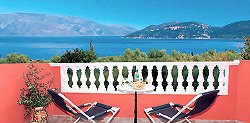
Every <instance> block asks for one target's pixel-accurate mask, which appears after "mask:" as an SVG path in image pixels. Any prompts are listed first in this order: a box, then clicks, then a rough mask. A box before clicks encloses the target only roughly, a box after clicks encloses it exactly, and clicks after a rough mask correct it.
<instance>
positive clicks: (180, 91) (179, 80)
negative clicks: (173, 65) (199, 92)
mask: <svg viewBox="0 0 250 123" xmlns="http://www.w3.org/2000/svg"><path fill="white" fill-rule="evenodd" d="M183 67H184V65H181V64H180V65H177V69H178V78H177V82H178V86H177V90H176V92H178V93H185V89H184V87H183V86H182V82H183V76H182V69H183Z"/></svg>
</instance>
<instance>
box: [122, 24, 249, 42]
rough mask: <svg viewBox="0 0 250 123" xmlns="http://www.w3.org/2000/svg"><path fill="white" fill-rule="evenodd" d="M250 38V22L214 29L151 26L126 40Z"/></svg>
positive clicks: (169, 25)
mask: <svg viewBox="0 0 250 123" xmlns="http://www.w3.org/2000/svg"><path fill="white" fill-rule="evenodd" d="M249 36H250V20H248V21H239V22H235V23H231V24H228V25H226V26H223V27H213V26H210V25H207V24H203V23H198V22H171V23H163V24H159V25H150V26H148V27H146V28H144V29H142V30H138V31H135V32H133V33H130V34H128V35H125V36H124V37H125V38H164V39H168V38H169V39H213V38H220V39H243V38H245V37H249Z"/></svg>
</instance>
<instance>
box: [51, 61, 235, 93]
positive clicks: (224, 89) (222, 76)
mask: <svg viewBox="0 0 250 123" xmlns="http://www.w3.org/2000/svg"><path fill="white" fill-rule="evenodd" d="M50 65H51V66H60V74H61V91H62V92H70V93H117V94H122V93H121V92H119V91H115V88H114V86H113V81H114V78H113V73H112V71H113V67H114V66H117V67H118V70H119V75H118V82H119V84H121V83H122V80H123V79H124V78H123V76H122V69H123V66H126V67H127V69H128V78H127V80H128V81H130V82H132V81H133V78H132V68H133V66H136V67H137V69H138V72H139V75H140V79H142V68H143V66H147V69H148V77H147V81H148V84H152V81H153V77H152V69H153V66H156V67H157V70H158V76H157V79H156V80H157V82H158V86H157V88H156V91H154V92H152V93H149V94H197V93H202V92H206V91H210V90H214V86H213V83H214V76H213V69H214V67H215V66H216V65H217V66H218V68H219V71H220V73H219V78H218V82H219V86H218V89H219V90H220V93H219V94H220V95H228V78H229V76H228V75H229V66H230V65H239V61H233V62H108V63H50ZM164 65H165V66H167V69H168V76H167V79H166V80H167V82H168V85H167V87H166V91H164V90H163V86H162V81H163V79H162V73H161V71H162V67H163V66H164ZM174 65H176V66H177V69H178V78H177V82H178V86H177V90H176V91H174V89H173V86H172V82H173V78H172V75H171V70H172V68H173V66H174ZM185 65H186V66H187V69H188V76H187V82H188V86H187V89H186V90H184V87H183V85H182V82H183V81H184V80H183V76H182V69H183V67H184V66H185ZM195 65H197V66H198V69H199V76H198V79H197V81H198V83H199V86H198V88H197V90H196V91H195V90H194V87H193V86H192V83H193V81H194V79H193V75H192V70H193V67H194V66H195ZM206 65H207V66H208V69H209V76H208V80H207V81H208V82H209V86H208V88H207V89H204V86H203V82H204V77H203V69H204V67H205V66H206ZM87 66H88V67H89V69H90V79H89V80H90V82H91V85H90V87H89V88H88V87H87V85H86V81H87V78H86V75H85V70H86V67H87ZM105 66H107V67H108V72H109V77H108V82H109V85H108V89H107V90H106V88H105V86H104V80H105V79H104V74H103V70H104V67H105ZM68 68H70V69H72V70H73V76H72V81H73V86H72V88H71V87H69V85H68V81H69V77H68V74H67V70H68ZM95 68H97V69H99V70H100V76H99V82H100V85H99V88H98V89H97V88H96V85H95V81H96V79H95V76H94V69H95ZM79 69H81V70H82V75H81V79H80V80H81V82H82V85H81V88H79V87H78V85H77V81H78V78H77V72H76V71H77V70H79Z"/></svg>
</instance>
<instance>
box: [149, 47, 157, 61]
mask: <svg viewBox="0 0 250 123" xmlns="http://www.w3.org/2000/svg"><path fill="white" fill-rule="evenodd" d="M155 56H156V54H155V50H154V49H151V50H150V51H149V53H148V58H150V59H152V58H155Z"/></svg>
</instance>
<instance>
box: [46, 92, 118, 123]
mask: <svg viewBox="0 0 250 123" xmlns="http://www.w3.org/2000/svg"><path fill="white" fill-rule="evenodd" d="M48 92H49V94H50V95H51V97H52V99H53V100H54V103H55V104H56V105H58V106H59V107H60V108H61V109H62V110H63V111H66V112H69V113H71V114H73V115H74V116H76V117H77V120H76V121H75V122H74V123H76V122H78V121H79V120H80V119H82V120H85V121H90V122H93V123H96V122H97V121H96V120H100V119H101V118H103V117H104V116H105V115H107V114H108V113H110V112H111V113H112V116H111V117H110V118H109V119H108V120H107V121H106V123H109V122H110V121H111V120H112V118H113V117H114V116H115V115H116V114H117V112H118V111H119V109H120V108H117V107H111V106H108V105H105V104H101V103H97V102H94V103H85V104H82V105H79V106H76V105H75V104H74V103H72V102H71V101H70V100H69V99H68V98H66V97H65V96H64V95H62V94H60V93H58V92H55V91H53V90H50V89H48ZM65 101H66V102H67V103H68V104H70V105H71V106H69V105H68V104H66V103H65ZM85 106H89V107H88V108H87V110H86V111H82V110H81V109H80V108H83V107H85Z"/></svg>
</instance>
